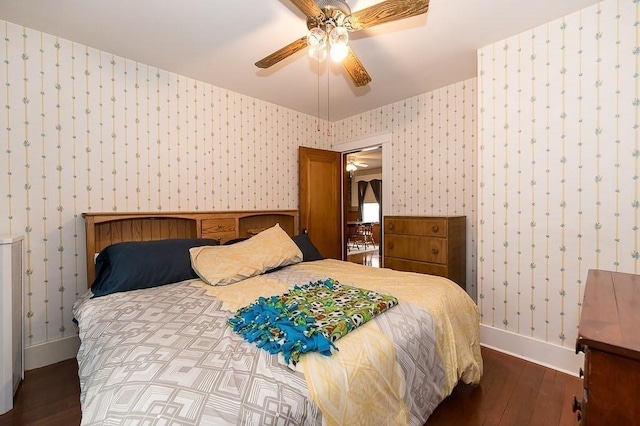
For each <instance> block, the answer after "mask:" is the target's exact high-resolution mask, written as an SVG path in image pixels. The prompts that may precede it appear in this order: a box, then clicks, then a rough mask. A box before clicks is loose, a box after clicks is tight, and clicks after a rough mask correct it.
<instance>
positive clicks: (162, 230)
mask: <svg viewBox="0 0 640 426" xmlns="http://www.w3.org/2000/svg"><path fill="white" fill-rule="evenodd" d="M82 217H84V220H85V228H86V262H87V285H88V286H91V284H92V283H93V280H94V279H95V257H96V255H97V254H98V253H100V251H101V250H102V249H103V248H105V247H107V246H109V245H111V244H115V243H120V242H124V241H151V240H165V239H168V238H212V239H216V240H218V241H220V243H221V244H222V243H225V242H226V241H229V240H231V239H234V238H241V237H250V236H252V235H255V234H257V233H258V232H260V231H262V230H263V229H266V228H269V227H271V226H273V225H275V224H276V223H279V224H280V227H281V228H282V229H284V230H285V231H286V232H287V233H288V234H289V235H292V236H293V235H295V234H297V232H298V211H297V210H254V211H228V212H147V213H83V214H82Z"/></svg>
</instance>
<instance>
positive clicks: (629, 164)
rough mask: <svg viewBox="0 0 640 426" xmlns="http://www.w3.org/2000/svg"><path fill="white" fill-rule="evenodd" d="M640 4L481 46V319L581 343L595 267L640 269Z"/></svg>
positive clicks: (599, 9)
mask: <svg viewBox="0 0 640 426" xmlns="http://www.w3.org/2000/svg"><path fill="white" fill-rule="evenodd" d="M639 18H640V6H639V5H638V1H637V0H633V1H632V0H606V1H603V2H601V3H599V4H597V5H595V6H593V7H590V8H587V9H584V10H582V11H579V12H577V13H574V14H571V15H568V16H566V17H565V18H563V19H559V20H556V21H553V22H550V23H548V24H546V25H542V26H540V27H537V28H535V29H532V30H531V31H527V32H524V33H522V34H519V35H516V36H514V37H510V38H508V39H506V40H503V41H500V42H498V43H495V44H493V45H490V46H487V47H485V48H483V49H480V51H479V52H478V69H479V76H478V107H479V112H478V126H479V130H478V137H479V150H478V153H479V160H478V181H479V194H478V198H479V206H478V219H479V225H478V256H479V264H478V265H479V266H478V283H479V287H478V295H479V299H478V301H479V305H480V308H481V313H482V322H483V324H486V325H488V326H491V327H495V328H498V329H502V330H507V331H511V332H514V333H518V334H521V335H524V336H529V337H532V338H535V339H538V340H541V341H544V342H549V343H551V344H556V345H560V346H563V345H564V346H568V347H572V346H573V345H574V342H575V338H576V336H577V324H578V319H579V315H580V306H581V303H582V297H583V292H584V284H585V279H586V276H587V271H588V270H589V269H590V268H598V269H605V270H614V271H621V272H630V273H638V272H640V270H639V263H638V258H639V255H638V253H639V250H640V248H639V244H640V232H639V229H638V226H639V224H640V216H639V214H638V209H639V207H640V202H639V201H638V200H639V191H638V189H639V188H638V171H639V165H640V164H639V162H638V157H639V156H640V141H639V135H638V128H639V125H640V116H639V111H638V108H639V107H640V93H639V89H640V86H639V83H638V78H639V76H640V74H639V72H640V61H639V54H640V46H639V41H640V30H639V28H638V23H639Z"/></svg>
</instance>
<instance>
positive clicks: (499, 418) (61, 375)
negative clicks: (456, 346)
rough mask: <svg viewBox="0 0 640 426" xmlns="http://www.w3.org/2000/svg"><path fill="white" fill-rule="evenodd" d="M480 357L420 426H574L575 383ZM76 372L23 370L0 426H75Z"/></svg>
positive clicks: (69, 364) (494, 355)
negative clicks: (472, 379)
mask: <svg viewBox="0 0 640 426" xmlns="http://www.w3.org/2000/svg"><path fill="white" fill-rule="evenodd" d="M482 356H483V359H484V375H483V377H482V381H481V383H480V385H476V386H469V385H465V384H459V385H458V386H457V387H456V388H455V389H454V391H453V393H452V394H451V395H450V396H449V397H448V398H447V399H445V400H444V401H443V402H442V404H440V406H439V407H438V408H437V409H436V411H435V412H434V413H433V414H432V415H431V417H430V418H429V420H428V421H427V423H426V425H425V426H439V425H446V426H465V425H467V426H471V425H473V426H476V425H518V426H524V425H536V426H537V425H560V426H564V425H572V426H573V425H577V421H576V417H575V415H574V414H573V413H572V412H571V400H572V397H573V395H574V394H575V395H581V392H582V381H581V380H580V379H578V378H577V377H573V376H569V375H567V374H564V373H560V372H557V371H555V370H552V369H550V368H545V367H542V366H539V365H537V364H532V363H530V362H527V361H524V360H521V359H519V358H514V357H512V356H509V355H505V354H503V353H500V352H496V351H493V350H491V349H487V348H482ZM77 374H78V366H77V364H76V360H75V359H70V360H67V361H63V362H60V363H58V364H54V365H50V366H47V367H43V368H39V369H36V370H31V371H27V372H26V374H25V380H24V382H23V383H22V384H21V386H20V388H19V389H18V392H17V394H16V400H15V405H14V409H13V410H11V411H9V412H8V413H7V414H4V415H2V416H0V425H43V426H44V425H46V426H57V425H60V426H72V425H78V424H80V386H79V383H78V375H77Z"/></svg>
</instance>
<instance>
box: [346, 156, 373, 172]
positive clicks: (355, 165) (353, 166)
mask: <svg viewBox="0 0 640 426" xmlns="http://www.w3.org/2000/svg"><path fill="white" fill-rule="evenodd" d="M365 167H369V165H368V164H367V163H363V162H361V161H357V160H353V159H349V158H347V167H346V170H347V171H348V172H355V171H356V170H358V169H362V168H365Z"/></svg>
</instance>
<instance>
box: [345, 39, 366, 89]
mask: <svg viewBox="0 0 640 426" xmlns="http://www.w3.org/2000/svg"><path fill="white" fill-rule="evenodd" d="M342 66H343V67H344V69H345V70H346V71H347V73H348V74H349V76H350V77H351V80H353V84H354V85H355V86H356V87H362V86H366V85H367V84H369V82H370V81H371V76H369V73H368V72H367V70H365V69H364V66H363V65H362V62H360V59H358V57H357V56H356V54H355V53H353V50H352V49H351V47H349V53H348V54H347V57H346V58H344V60H343V61H342Z"/></svg>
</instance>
